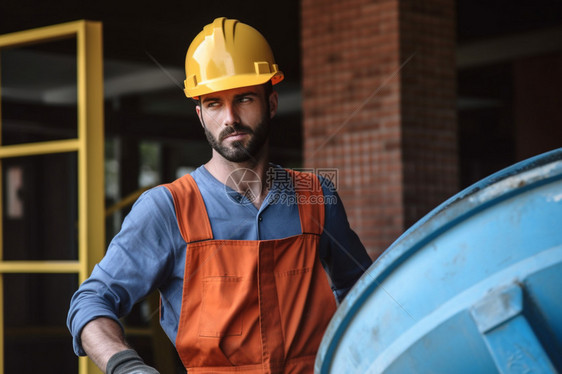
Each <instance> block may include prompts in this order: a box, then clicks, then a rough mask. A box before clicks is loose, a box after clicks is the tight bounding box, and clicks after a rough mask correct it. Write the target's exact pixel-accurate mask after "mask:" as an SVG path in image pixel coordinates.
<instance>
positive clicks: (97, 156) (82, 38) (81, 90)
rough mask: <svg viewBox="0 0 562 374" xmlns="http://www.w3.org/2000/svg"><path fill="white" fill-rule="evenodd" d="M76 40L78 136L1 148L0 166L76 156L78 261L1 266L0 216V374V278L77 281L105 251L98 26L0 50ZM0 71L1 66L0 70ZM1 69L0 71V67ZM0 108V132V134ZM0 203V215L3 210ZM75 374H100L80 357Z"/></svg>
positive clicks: (0, 350)
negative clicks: (7, 161)
mask: <svg viewBox="0 0 562 374" xmlns="http://www.w3.org/2000/svg"><path fill="white" fill-rule="evenodd" d="M73 37H75V38H76V42H77V54H76V58H77V67H78V68H77V82H78V137H77V138H75V139H68V140H58V141H49V142H41V143H28V144H18V145H9V146H2V145H1V139H0V196H2V190H1V188H2V181H1V176H2V174H1V161H2V159H4V158H9V157H21V156H32V155H40V154H49V153H62V152H77V153H78V260H77V261H3V248H2V240H1V238H2V235H3V233H2V227H3V225H2V221H1V219H2V215H1V214H0V332H1V334H0V373H4V315H3V306H4V305H3V304H4V295H3V274H4V273H24V274H25V273H76V274H78V278H79V282H80V283H81V282H83V281H84V280H85V279H86V278H87V277H88V275H89V274H90V273H91V271H92V269H93V267H94V265H95V264H96V263H97V262H99V260H100V259H101V258H102V256H103V254H104V249H105V223H104V204H105V202H104V165H103V163H104V147H103V141H104V131H103V53H102V25H101V23H100V22H91V21H76V22H69V23H64V24H60V25H55V26H49V27H42V28H38V29H33V30H27V31H21V32H16V33H12V34H7V35H1V36H0V53H1V50H2V48H6V47H17V46H23V45H28V44H38V43H43V42H49V41H53V40H58V39H67V38H73ZM0 66H1V65H0ZM0 68H1V67H0ZM0 97H1V91H0ZM1 118H2V117H1V108H0V133H1V126H2V122H1ZM1 204H2V199H0V212H1V211H3V210H2V209H3V207H2V206H1ZM79 373H80V374H93V373H100V371H99V369H97V368H96V366H95V365H94V364H93V363H92V362H91V361H90V360H87V359H86V358H80V360H79Z"/></svg>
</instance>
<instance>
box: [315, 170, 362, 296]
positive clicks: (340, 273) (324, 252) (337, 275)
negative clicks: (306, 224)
mask: <svg viewBox="0 0 562 374" xmlns="http://www.w3.org/2000/svg"><path fill="white" fill-rule="evenodd" d="M320 180H321V184H322V190H323V193H324V206H325V210H324V214H325V219H324V231H323V232H322V236H321V237H320V259H321V261H322V265H323V266H324V268H325V269H326V272H327V273H328V275H329V276H330V279H331V281H332V291H333V292H334V295H335V297H336V299H337V300H338V302H341V301H342V300H343V299H344V297H345V295H347V293H348V292H349V290H350V289H351V287H353V285H354V284H355V282H357V280H358V279H359V278H360V277H361V276H362V275H363V273H364V272H365V271H366V270H367V269H368V268H369V266H371V263H372V260H371V258H370V257H369V255H368V254H367V251H366V250H365V247H364V246H363V244H362V243H361V240H360V239H359V237H358V236H357V234H356V233H355V232H354V231H353V230H352V229H351V227H350V225H349V222H348V220H347V215H346V213H345V209H344V206H343V204H342V202H341V199H340V197H339V195H338V193H337V191H336V190H335V188H334V186H333V184H331V183H330V182H329V181H328V180H327V179H324V178H322V177H320Z"/></svg>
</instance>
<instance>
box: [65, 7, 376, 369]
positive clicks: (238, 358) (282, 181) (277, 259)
mask: <svg viewBox="0 0 562 374" xmlns="http://www.w3.org/2000/svg"><path fill="white" fill-rule="evenodd" d="M186 75H187V78H186V81H185V93H186V96H187V97H191V98H193V99H194V100H196V102H197V104H196V111H197V115H198V116H199V119H200V122H201V124H202V127H203V130H204V131H205V134H206V136H207V139H208V141H209V144H210V145H211V147H212V157H211V159H210V160H209V161H208V162H207V163H206V164H205V165H203V166H201V167H199V168H198V169H197V170H195V171H194V172H193V173H191V174H189V175H186V176H184V177H182V178H180V179H178V180H177V181H175V182H173V183H170V184H167V185H163V186H159V187H156V188H154V189H152V190H150V191H148V192H146V193H145V194H144V195H143V196H142V197H140V198H139V200H138V201H137V202H136V203H135V205H134V207H133V209H132V210H131V213H130V214H129V215H128V216H127V218H126V219H125V221H124V223H123V227H122V229H121V231H120V233H119V234H117V235H116V237H115V238H114V239H113V241H112V242H111V244H110V246H109V248H108V251H107V254H106V256H105V257H104V258H103V260H102V261H101V262H100V263H99V264H98V265H96V267H95V269H94V271H93V272H92V275H91V277H90V278H89V279H88V280H86V281H85V282H84V283H83V284H82V285H81V286H80V289H79V290H78V291H77V292H76V294H75V295H74V297H73V299H72V302H71V307H70V311H69V315H68V326H69V329H70V331H71V332H72V334H73V338H74V348H75V351H76V353H77V354H79V355H84V354H87V355H88V356H89V357H90V358H91V359H92V360H93V361H94V362H95V363H96V364H97V365H98V366H99V367H100V368H101V369H102V370H105V371H106V372H107V373H112V374H117V373H118V374H124V373H157V371H156V370H155V369H153V368H150V367H149V366H147V365H145V364H144V363H143V361H142V359H141V358H140V357H139V356H138V355H137V354H136V352H134V351H133V350H132V349H130V347H129V346H127V344H126V343H125V341H124V337H123V330H122V327H121V325H120V323H119V317H121V316H123V315H125V314H127V313H128V312H129V311H130V310H131V308H132V306H133V305H134V304H135V303H136V302H137V301H139V300H140V299H142V298H143V297H145V296H146V295H148V294H149V293H150V292H151V291H152V290H154V289H158V290H159V291H160V294H161V308H160V322H161V325H162V327H163V329H164V330H165V332H166V333H167V335H168V336H169V337H170V339H171V341H172V342H174V344H175V346H176V349H177V351H178V354H179V356H180V358H181V360H182V362H183V364H184V366H185V367H186V369H187V370H188V371H189V372H190V373H191V372H212V373H220V372H231V371H232V370H236V371H240V372H255V373H283V372H297V373H299V372H300V373H310V372H312V370H313V366H314V358H315V354H316V351H317V348H318V345H319V344H320V340H321V338H322V334H323V332H324V330H325V328H326V326H327V324H328V322H329V320H330V318H331V316H332V314H333V313H334V311H335V309H336V302H339V301H341V300H342V299H343V297H344V296H345V294H346V293H347V291H348V290H349V289H350V288H351V286H352V285H353V284H354V283H355V281H356V280H357V279H358V278H359V277H360V276H361V275H362V273H363V271H364V270H365V269H366V268H367V267H368V266H369V265H370V263H371V260H370V259H369V257H368V256H367V254H366V252H365V249H364V247H363V245H362V244H361V242H360V241H359V239H358V238H357V235H355V233H354V232H353V231H352V230H351V229H350V227H349V224H348V222H347V217H346V215H345V211H344V209H343V206H342V204H341V202H340V201H339V198H338V195H337V193H336V192H335V191H334V190H333V188H332V185H331V184H329V183H326V182H327V180H326V179H323V178H318V177H317V176H315V175H313V174H307V173H299V172H294V171H289V170H285V169H282V168H280V167H279V166H275V165H273V164H270V163H269V142H268V140H269V128H270V120H271V119H272V118H273V117H274V115H275V114H276V111H277V93H276V92H275V91H274V90H273V89H272V86H273V85H274V84H277V83H279V82H280V81H281V80H282V79H283V74H282V72H281V71H279V69H278V67H277V65H276V64H275V62H274V59H273V54H272V52H271V49H270V47H269V45H268V43H267V41H266V40H265V39H264V38H263V36H262V35H261V34H260V33H259V32H258V31H257V30H255V29H253V28H252V27H250V26H248V25H245V24H243V23H240V22H238V21H236V20H230V19H226V18H218V19H216V20H215V21H214V22H213V23H212V24H210V25H207V26H206V27H205V28H204V29H203V31H202V32H201V33H200V34H199V35H198V36H197V37H196V38H195V39H194V41H193V42H192V43H191V45H190V47H189V49H188V52H187V57H186ZM326 273H327V274H328V275H329V277H330V281H331V282H329V281H328V278H327V277H326ZM234 367H236V368H234Z"/></svg>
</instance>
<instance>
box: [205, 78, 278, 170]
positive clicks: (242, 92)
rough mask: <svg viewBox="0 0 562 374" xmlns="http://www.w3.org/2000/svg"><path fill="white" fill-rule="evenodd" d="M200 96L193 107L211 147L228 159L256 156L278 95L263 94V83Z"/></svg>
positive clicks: (265, 136) (265, 135)
mask: <svg viewBox="0 0 562 374" xmlns="http://www.w3.org/2000/svg"><path fill="white" fill-rule="evenodd" d="M200 99H201V102H200V106H197V108H196V110H197V114H198V115H199V118H200V120H201V123H202V124H203V128H204V129H205V135H206V136H207V140H208V141H209V144H210V145H211V147H212V148H213V149H214V150H215V151H216V152H218V153H219V154H220V155H221V156H222V157H224V158H225V159H226V160H228V161H231V162H245V161H249V160H251V159H253V158H256V155H257V154H258V153H259V152H260V151H261V150H262V148H263V146H264V144H266V142H267V140H268V136H269V128H270V120H271V118H273V116H274V115H275V112H276V110H277V94H276V93H275V92H273V93H272V94H271V95H270V96H269V97H266V96H265V88H264V86H263V85H259V86H250V87H241V88H234V89H231V90H226V91H220V92H215V93H211V94H208V95H204V96H202V97H201V98H200Z"/></svg>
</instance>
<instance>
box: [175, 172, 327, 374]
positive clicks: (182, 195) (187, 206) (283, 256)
mask: <svg viewBox="0 0 562 374" xmlns="http://www.w3.org/2000/svg"><path fill="white" fill-rule="evenodd" d="M292 173H296V172H292ZM301 176H302V175H301ZM305 177H311V178H316V176H313V175H312V174H309V175H308V176H305ZM166 187H167V188H168V189H169V190H170V191H171V193H172V196H173V200H174V205H175V210H176V216H177V220H178V225H179V228H180V232H181V234H182V236H183V238H184V239H185V241H186V242H187V243H188V244H187V253H186V260H185V274H184V282H183V296H182V306H181V314H180V320H179V327H178V332H177V337H176V349H177V351H178V353H179V356H180V358H181V360H182V362H183V364H184V366H185V368H186V369H187V370H188V372H189V373H225V372H244V373H312V372H313V368H314V360H315V355H316V351H317V349H318V346H319V345H320V341H321V339H322V335H323V333H324V330H325V329H326V327H327V325H328V322H329V321H330V318H331V317H332V315H333V313H334V312H335V309H336V303H335V299H334V295H333V294H332V292H331V289H330V285H329V282H328V279H327V276H326V274H325V272H324V269H323V268H322V265H321V263H320V260H319V257H318V243H319V240H320V235H321V233H322V230H323V227H324V205H323V204H322V203H320V204H318V203H315V204H311V203H308V204H299V206H298V208H299V215H300V220H301V228H302V234H300V235H296V236H291V237H288V238H284V239H277V240H256V241H253V240H215V239H213V233H212V231H211V225H210V223H209V218H208V215H207V211H206V209H205V204H204V202H203V198H202V197H201V193H200V191H199V189H198V187H197V185H196V183H195V181H194V180H193V178H192V177H191V176H190V175H189V174H188V175H185V176H184V177H182V178H180V179H178V180H177V181H175V182H173V183H171V184H168V185H166ZM321 194H322V191H321V190H320V191H319V192H316V191H298V196H300V198H301V199H302V198H305V199H306V198H310V196H312V195H316V197H317V196H319V195H321ZM298 201H300V200H298ZM307 201H309V202H310V201H315V202H318V201H319V200H318V199H316V200H314V199H312V200H310V199H309V200H307ZM320 202H321V200H320ZM232 219H236V217H232Z"/></svg>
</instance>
